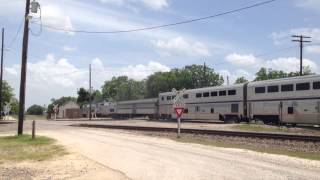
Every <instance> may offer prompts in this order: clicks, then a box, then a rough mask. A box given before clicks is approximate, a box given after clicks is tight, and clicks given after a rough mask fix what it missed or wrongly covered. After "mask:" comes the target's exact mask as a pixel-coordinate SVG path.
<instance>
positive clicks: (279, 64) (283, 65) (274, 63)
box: [264, 57, 318, 72]
mask: <svg viewBox="0 0 320 180" xmlns="http://www.w3.org/2000/svg"><path fill="white" fill-rule="evenodd" d="M303 66H309V67H310V68H311V70H312V71H313V72H318V66H317V64H316V63H315V62H313V61H311V60H309V59H304V60H303ZM264 67H267V68H272V69H275V70H283V71H285V72H296V71H299V67H300V60H299V59H298V58H295V57H288V58H277V59H272V60H269V61H266V62H265V63H264Z"/></svg>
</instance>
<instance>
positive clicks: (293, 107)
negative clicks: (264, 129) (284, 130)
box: [247, 75, 320, 124]
mask: <svg viewBox="0 0 320 180" xmlns="http://www.w3.org/2000/svg"><path fill="white" fill-rule="evenodd" d="M247 103H248V115H249V118H250V119H262V120H263V121H264V122H265V123H284V124H320V76H319V75H311V76H301V77H292V78H283V79H277V80H268V81H258V82H251V83H249V84H248V99H247Z"/></svg>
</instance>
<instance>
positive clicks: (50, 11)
mask: <svg viewBox="0 0 320 180" xmlns="http://www.w3.org/2000/svg"><path fill="white" fill-rule="evenodd" d="M42 21H43V23H44V24H46V25H48V26H52V27H55V28H58V29H65V30H73V25H72V22H71V18H70V16H69V15H67V14H66V13H65V11H63V10H62V9H61V8H60V7H59V6H55V5H46V6H43V8H42ZM60 32H61V31H60ZM67 34H70V35H73V34H74V33H72V32H67Z"/></svg>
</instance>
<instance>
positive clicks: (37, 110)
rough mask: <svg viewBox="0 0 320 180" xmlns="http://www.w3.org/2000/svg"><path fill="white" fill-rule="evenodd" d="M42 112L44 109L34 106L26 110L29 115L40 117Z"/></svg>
mask: <svg viewBox="0 0 320 180" xmlns="http://www.w3.org/2000/svg"><path fill="white" fill-rule="evenodd" d="M44 110H45V108H44V107H42V106H40V105H36V104H34V105H32V106H30V107H29V108H28V109H27V113H28V114H29V115H42V114H43V112H44Z"/></svg>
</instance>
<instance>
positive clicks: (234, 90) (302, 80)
mask: <svg viewBox="0 0 320 180" xmlns="http://www.w3.org/2000/svg"><path fill="white" fill-rule="evenodd" d="M174 97H175V94H174V93H173V92H166V93H160V94H159V97H158V98H153V99H142V100H134V101H121V102H115V103H105V104H102V105H101V106H100V107H99V108H98V111H101V112H100V113H99V112H97V114H98V115H101V116H111V117H114V118H121V117H127V118H129V117H138V116H148V117H149V118H157V119H175V118H176V114H175V113H174V110H173V108H172V106H173V102H172V100H173V98H174ZM183 98H184V101H185V104H186V107H185V110H184V113H183V115H182V119H183V120H209V121H210V120H221V121H224V122H241V121H250V120H253V119H259V120H262V121H263V122H264V123H276V124H293V125H295V124H314V125H320V75H308V76H300V77H290V78H283V79H275V80H266V81H257V82H249V83H244V84H237V85H229V86H215V87H206V88H199V89H189V90H186V91H185V92H184V94H183ZM98 106H99V105H98Z"/></svg>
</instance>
